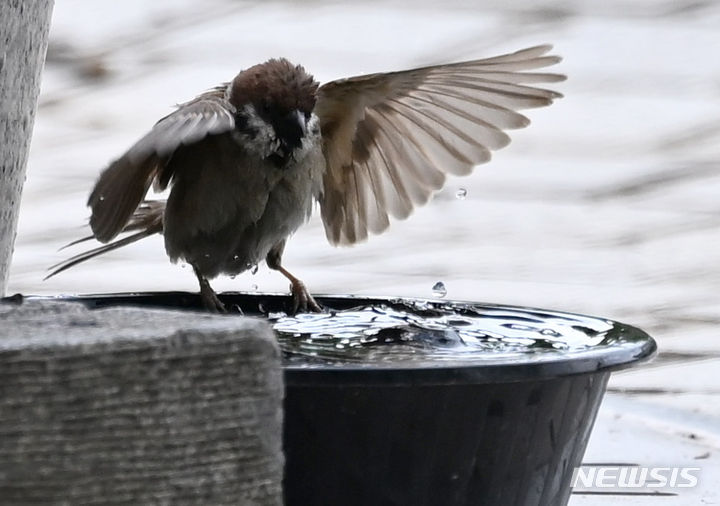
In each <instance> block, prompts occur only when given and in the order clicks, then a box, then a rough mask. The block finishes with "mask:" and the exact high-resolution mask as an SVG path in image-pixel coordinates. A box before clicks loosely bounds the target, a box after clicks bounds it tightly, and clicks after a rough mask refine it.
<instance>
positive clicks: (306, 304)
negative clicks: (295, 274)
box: [290, 278, 322, 314]
mask: <svg viewBox="0 0 720 506" xmlns="http://www.w3.org/2000/svg"><path fill="white" fill-rule="evenodd" d="M290 292H291V293H292V298H293V310H292V314H296V313H297V312H298V310H300V311H302V312H303V313H307V312H308V311H312V312H314V313H322V308H321V307H320V304H318V303H317V302H316V301H315V299H314V298H313V296H312V295H310V292H309V291H308V289H307V287H306V286H305V283H303V282H302V281H300V280H299V279H297V278H296V279H295V280H293V282H292V283H291V284H290Z"/></svg>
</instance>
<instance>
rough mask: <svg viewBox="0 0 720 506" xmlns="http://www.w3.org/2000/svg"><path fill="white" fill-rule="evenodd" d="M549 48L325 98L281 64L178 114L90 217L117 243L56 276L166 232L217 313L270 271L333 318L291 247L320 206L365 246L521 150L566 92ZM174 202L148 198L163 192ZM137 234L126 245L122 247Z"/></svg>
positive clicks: (333, 227) (106, 239)
mask: <svg viewBox="0 0 720 506" xmlns="http://www.w3.org/2000/svg"><path fill="white" fill-rule="evenodd" d="M551 49H552V46H550V45H542V46H536V47H531V48H528V49H523V50H521V51H516V52H514V53H509V54H503V55H500V56H495V57H492V58H485V59H479V60H473V61H465V62H461V63H450V64H444V65H434V66H428V67H422V68H416V69H412V70H405V71H400V72H386V73H377V74H369V75H361V76H357V77H350V78H347V79H339V80H335V81H330V82H328V83H326V84H323V85H322V86H321V85H319V83H318V82H317V81H315V79H314V78H313V76H312V75H310V74H308V72H307V71H306V70H305V69H304V68H303V67H302V66H300V65H294V64H292V63H290V62H289V61H288V60H286V59H284V58H278V59H271V60H268V61H266V62H264V63H260V64H258V65H255V66H252V67H250V68H247V69H245V70H242V71H241V72H240V73H239V74H238V75H237V76H235V78H234V79H233V80H232V81H230V82H227V83H223V84H221V85H220V86H217V87H215V88H213V89H210V90H209V91H206V92H205V93H202V94H201V95H199V96H198V97H196V98H194V99H193V100H190V101H189V102H186V103H183V104H181V105H179V106H177V108H176V110H175V111H174V112H172V113H171V114H169V115H167V116H165V117H164V118H162V119H160V120H159V121H158V122H157V123H156V124H155V125H154V126H153V127H152V129H151V130H150V131H149V132H148V133H147V134H145V136H143V137H142V138H141V139H140V140H138V141H137V142H136V143H135V144H134V145H133V146H132V147H130V149H128V150H127V151H126V152H125V153H124V154H123V155H122V156H120V158H118V159H117V160H115V161H114V162H112V163H111V164H110V165H109V166H108V167H107V168H106V169H105V170H104V171H103V172H102V173H101V174H100V176H99V178H98V180H97V182H96V184H95V187H94V188H93V190H92V192H91V193H90V197H89V199H88V202H87V205H88V206H89V208H90V210H91V216H90V228H91V230H92V235H90V236H88V237H84V238H82V239H80V240H78V241H74V242H73V243H71V244H70V245H72V244H76V243H79V242H82V241H85V240H89V239H96V240H97V241H99V242H101V243H105V244H103V245H101V246H99V247H97V248H95V249H92V250H90V251H86V252H84V253H81V254H79V255H76V256H74V257H72V258H69V259H68V260H66V261H64V262H61V263H59V264H56V265H54V266H53V267H51V269H54V270H53V271H52V272H51V273H50V274H49V275H48V277H50V276H53V275H55V274H58V273H59V272H62V271H64V270H65V269H68V268H70V267H72V266H74V265H76V264H78V263H80V262H84V261H86V260H88V259H90V258H93V257H95V256H97V255H101V254H104V253H106V252H108V251H111V250H114V249H117V248H120V247H122V246H125V245H127V244H130V243H133V242H136V241H139V240H141V239H143V238H145V237H148V236H151V235H154V234H162V235H163V237H164V241H165V250H166V252H167V255H168V257H169V258H170V260H171V261H172V262H178V261H181V262H185V263H187V264H189V265H190V266H192V269H193V271H194V273H195V276H196V277H197V279H198V282H199V285H200V296H201V299H202V302H203V304H204V306H205V307H206V308H207V309H208V310H210V311H214V312H225V311H226V308H225V306H224V305H223V303H222V302H221V301H220V299H219V298H218V297H217V295H216V294H215V292H214V291H213V289H212V288H211V286H210V282H209V280H210V279H213V278H215V277H216V276H218V275H221V274H225V275H230V276H234V275H237V274H239V273H241V272H243V271H246V270H248V269H250V268H252V267H254V266H256V265H257V264H258V263H259V262H261V261H263V260H264V261H265V262H266V263H267V265H268V267H269V268H270V269H274V270H277V271H279V272H280V273H282V274H283V275H284V276H285V277H286V278H287V279H288V280H289V281H290V290H291V293H292V298H293V312H295V311H297V310H305V311H306V310H308V309H309V310H313V311H320V310H321V308H320V306H319V305H318V304H317V302H316V301H315V299H314V298H313V297H312V295H311V294H310V292H309V291H308V290H307V288H306V286H305V285H304V284H303V282H302V281H301V280H300V279H299V278H297V277H295V276H294V275H293V274H291V273H290V272H289V271H288V270H287V269H286V268H285V267H284V265H283V263H282V255H283V250H284V248H285V243H286V241H287V239H288V237H289V236H290V235H292V234H293V233H294V232H295V231H296V230H297V229H298V228H299V227H300V226H301V225H302V224H303V223H304V222H305V221H307V219H308V218H309V217H310V215H311V212H312V209H313V205H314V202H315V201H316V202H318V203H319V208H320V213H321V217H322V222H323V224H324V227H325V233H326V236H327V239H328V241H329V242H330V243H331V244H332V245H336V246H337V245H342V246H346V245H352V244H355V243H358V242H360V241H363V240H365V239H367V237H368V235H369V234H379V233H381V232H383V231H385V230H386V229H387V228H388V226H389V224H390V221H391V219H393V218H394V219H397V220H402V219H405V218H407V217H408V216H409V215H410V213H411V212H412V211H413V209H414V208H415V207H417V206H421V205H423V204H425V203H427V201H428V200H429V199H430V198H431V196H432V195H433V194H434V193H435V192H436V191H438V190H440V189H441V188H442V186H443V184H444V182H445V180H446V177H447V176H448V175H454V176H464V175H467V174H469V173H470V172H471V171H472V169H473V168H474V167H475V166H476V165H478V164H481V163H484V162H487V161H488V160H490V153H491V151H493V150H497V149H500V148H502V147H504V146H506V145H507V144H508V143H509V142H510V138H509V137H508V135H507V133H505V131H506V130H510V129H517V128H523V127H525V126H527V125H528V124H529V120H528V118H527V117H526V116H524V115H523V114H520V113H519V112H518V111H520V110H522V109H528V108H534V107H542V106H547V105H549V104H551V103H552V102H553V100H554V99H557V98H560V97H561V96H562V95H561V94H560V93H557V92H555V91H552V90H548V89H544V88H541V87H537V86H536V84H537V83H550V82H558V81H562V80H564V79H565V76H563V75H560V74H555V73H545V72H535V70H536V69H542V68H544V67H547V66H550V65H554V64H556V63H558V62H559V61H560V57H558V56H553V55H549V54H548V53H549V52H550V50H551ZM151 185H153V186H154V190H155V191H158V192H160V191H163V190H166V189H167V188H170V191H169V195H168V197H167V200H146V199H145V197H146V194H147V192H148V190H149V188H150V186H151ZM121 234H124V235H123V236H121V238H118V236H119V235H121Z"/></svg>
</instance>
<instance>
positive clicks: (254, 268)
mask: <svg viewBox="0 0 720 506" xmlns="http://www.w3.org/2000/svg"><path fill="white" fill-rule="evenodd" d="M257 271H258V264H255V267H253V268H252V270H251V271H250V274H252V275H253V276H254V275H255V274H257Z"/></svg>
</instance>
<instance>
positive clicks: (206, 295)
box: [192, 265, 227, 313]
mask: <svg viewBox="0 0 720 506" xmlns="http://www.w3.org/2000/svg"><path fill="white" fill-rule="evenodd" d="M192 268H193V271H194V272H195V275H196V276H197V278H198V283H200V299H202V303H203V306H205V309H207V310H208V311H210V312H211V313H227V309H226V308H225V304H223V303H222V302H221V301H220V299H218V296H217V294H216V293H215V291H214V290H213V289H212V287H211V286H210V282H209V281H208V280H207V278H206V277H205V276H203V275H202V274H201V273H200V270H199V269H198V268H197V266H195V265H193V266H192Z"/></svg>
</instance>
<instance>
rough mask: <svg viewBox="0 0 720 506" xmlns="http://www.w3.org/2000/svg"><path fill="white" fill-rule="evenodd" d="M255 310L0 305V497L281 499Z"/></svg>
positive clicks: (275, 403) (275, 382)
mask: <svg viewBox="0 0 720 506" xmlns="http://www.w3.org/2000/svg"><path fill="white" fill-rule="evenodd" d="M282 398H283V383H282V370H281V367H280V353H279V349H278V346H277V342H276V340H275V337H274V335H273V333H272V330H271V329H270V327H269V325H268V324H267V323H266V322H264V321H261V320H256V319H250V318H242V317H233V316H212V315H206V314H201V313H192V312H177V311H164V310H148V309H140V308H113V309H98V310H92V311H91V310H88V309H86V308H85V307H84V306H82V305H80V304H74V303H66V302H54V301H49V302H48V301H42V302H41V301H32V300H30V301H26V302H24V303H21V304H8V303H5V304H2V303H0V503H1V504H13V505H23V504H33V505H36V504H68V505H75V504H92V505H95V504H134V505H137V504H173V505H185V504H203V505H220V504H241V505H275V504H281V503H282V490H281V480H282V470H283V457H282Z"/></svg>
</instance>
